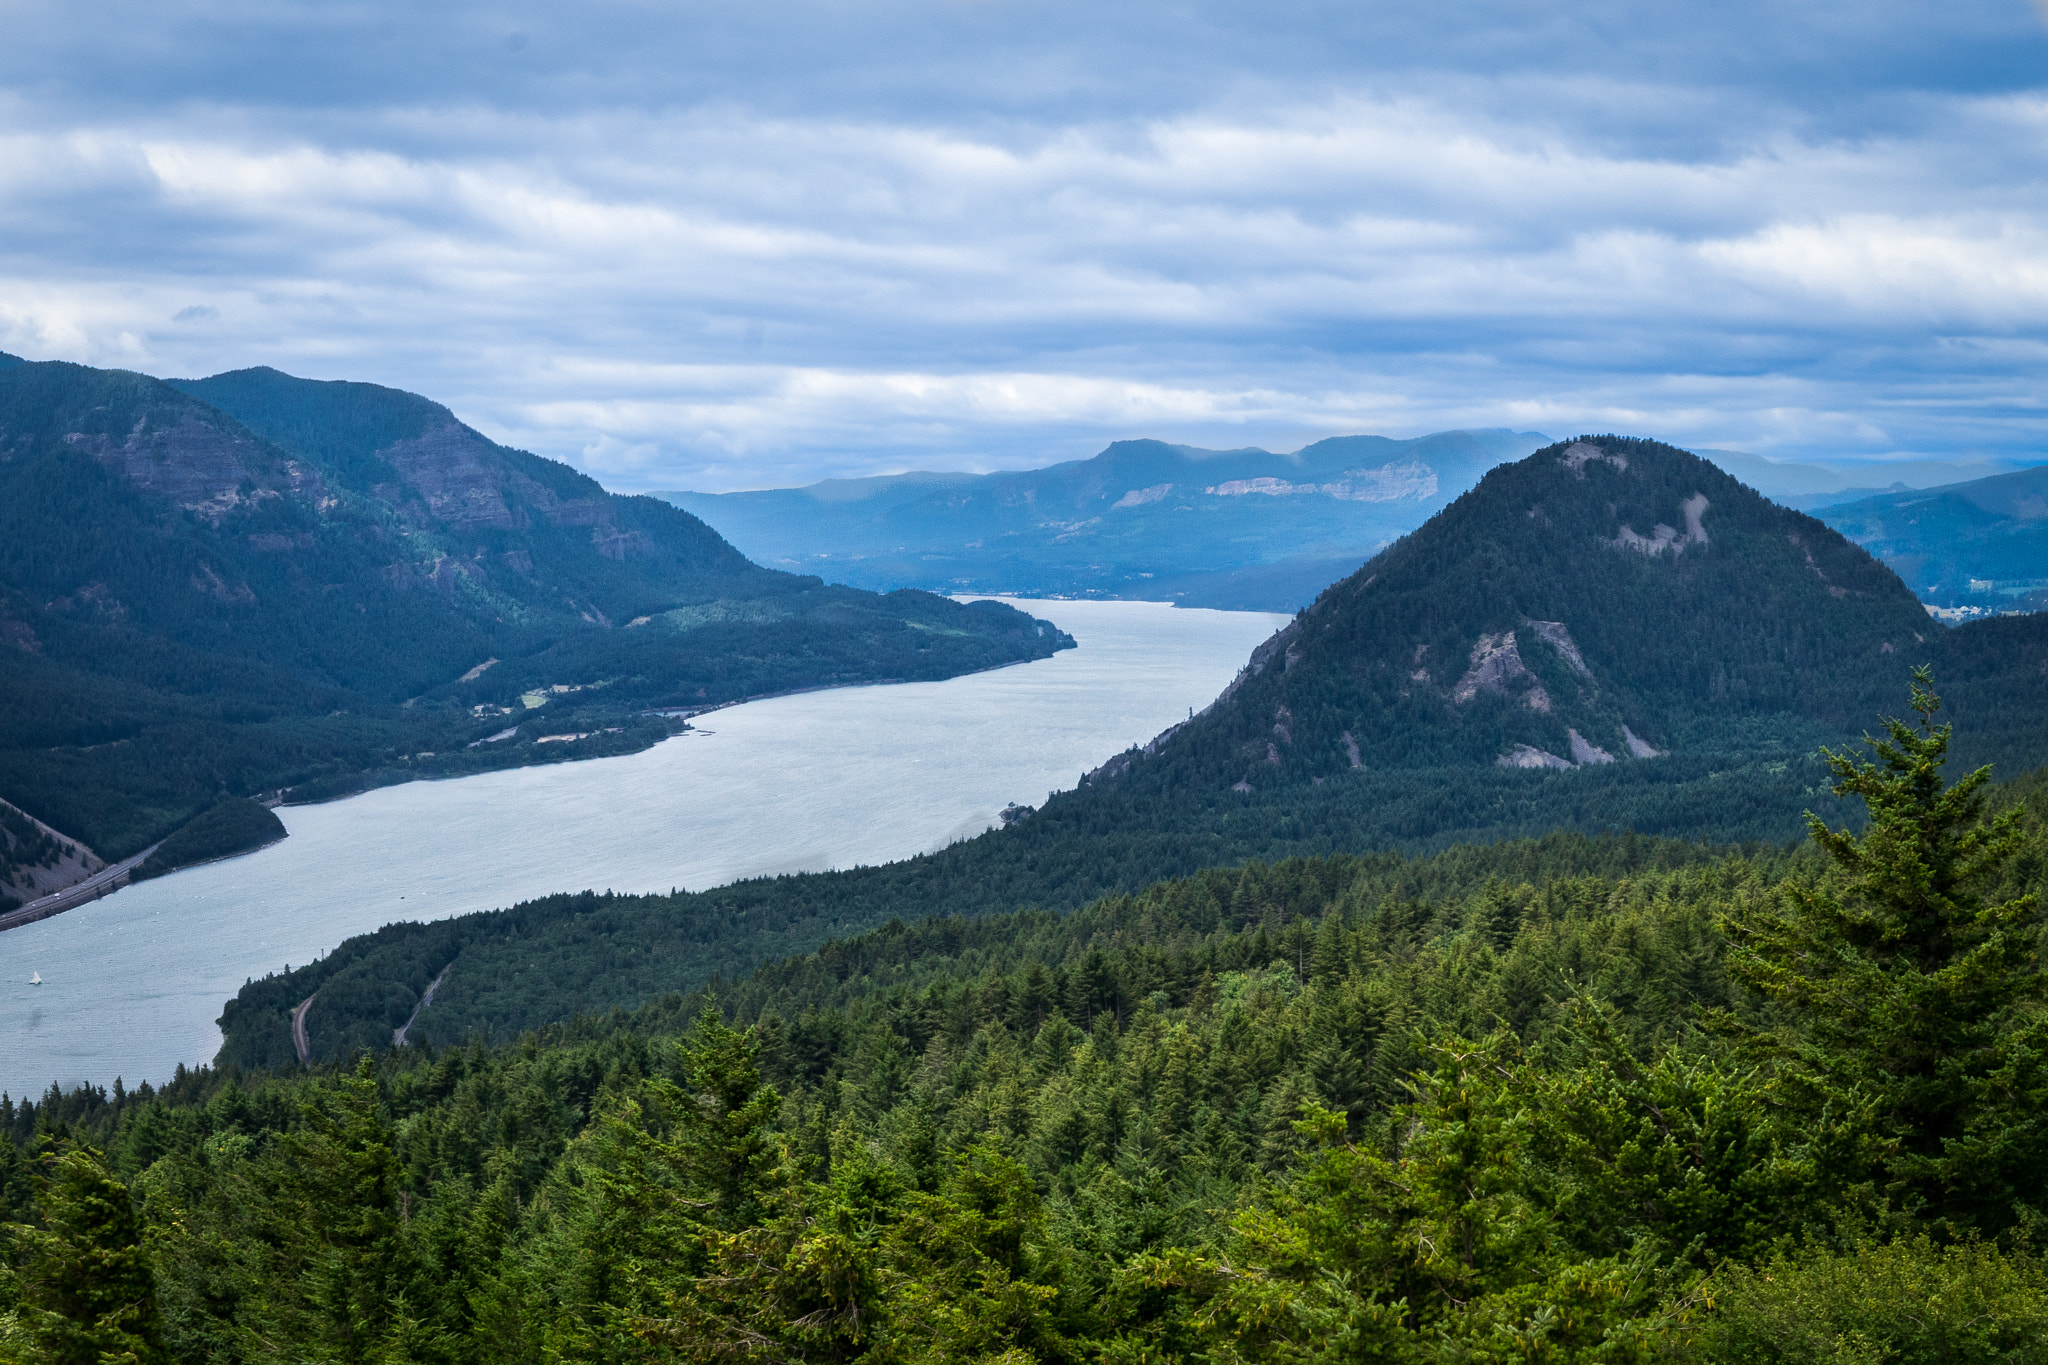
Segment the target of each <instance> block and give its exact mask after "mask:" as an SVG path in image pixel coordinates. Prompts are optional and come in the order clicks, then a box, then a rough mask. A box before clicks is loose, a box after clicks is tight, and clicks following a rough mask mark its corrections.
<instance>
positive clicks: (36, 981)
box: [28, 972, 43, 986]
mask: <svg viewBox="0 0 2048 1365" xmlns="http://www.w3.org/2000/svg"><path fill="white" fill-rule="evenodd" d="M28 984H29V985H31V986H40V985H42V984H43V974H42V973H41V972H37V973H36V974H35V975H33V976H31V977H30V978H29V979H28Z"/></svg>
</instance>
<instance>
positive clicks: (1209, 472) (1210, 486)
mask: <svg viewBox="0 0 2048 1365" xmlns="http://www.w3.org/2000/svg"><path fill="white" fill-rule="evenodd" d="M1543 442H1544V438H1543V437H1542V436H1540V435H1538V434H1536V433H1534V432H1511V431H1447V432H1439V433H1437V434H1436V435H1433V436H1423V437H1419V438H1416V439H1414V440H1405V441H1396V440H1389V439H1388V438H1386V437H1382V436H1340V437H1334V438H1332V439H1330V440H1326V441H1318V442H1316V443H1315V444H1314V445H1310V446H1307V447H1304V448H1303V449H1301V450H1297V451H1294V452H1293V453H1291V454H1275V453H1273V452H1272V451H1268V450H1259V449H1243V450H1203V449H1200V448H1198V447H1195V446H1184V445H1169V444H1167V443H1166V442H1164V441H1118V442H1116V443H1114V444H1112V445H1111V446H1109V447H1108V448H1107V449H1106V450H1104V451H1103V452H1102V453H1101V454H1100V455H1097V456H1095V457H1094V458H1093V459H1088V460H1074V461H1069V462H1067V463H1064V464H1056V465H1052V466H1050V467H1048V468H1045V469H1034V470H1028V471H1024V472H1022V473H1009V474H979V475H977V474H898V475H890V476H887V477H882V478H872V479H834V480H830V481H828V482H825V483H819V484H813V485H811V486H810V487H808V488H788V489H769V490H766V491H762V492H754V493H662V494H658V495H657V496H660V497H665V498H667V499H669V500H670V501H671V502H674V503H675V504H676V505H677V506H679V507H682V508H684V509H686V510H688V511H690V512H693V513H695V514H696V515H698V516H700V517H702V518H704V520H705V521H706V522H707V523H709V524H710V525H712V526H715V527H717V528H718V530H719V532H720V533H721V534H722V535H724V536H726V537H727V538H728V539H730V540H731V541H732V542H733V544H735V545H737V546H739V547H741V548H742V549H744V550H745V551H746V552H747V553H748V554H750V555H752V556H753V557H754V558H756V559H758V560H759V561H760V562H762V563H764V564H772V565H775V566H776V567H778V568H786V569H792V570H798V571H802V572H807V573H817V574H822V575H825V576H826V577H828V578H831V579H833V580H835V581H838V582H844V583H852V584H857V585H859V586H861V587H868V588H875V589H888V588H899V587H925V588H931V589H933V590H935V591H947V592H1011V593H1020V594H1025V595H1058V596H1103V597H1138V598H1148V599H1151V600H1155V601H1172V602H1179V603H1181V604H1183V605H1186V606H1208V607H1224V608H1234V609H1258V610H1293V609H1294V608H1295V607H1297V606H1300V605H1301V604H1303V603H1305V602H1308V601H1311V600H1313V599H1314V597H1315V595H1316V594H1317V593H1318V592H1321V591H1322V590H1323V588H1325V587H1327V586H1328V585H1329V584H1331V583H1333V582H1335V581H1336V580H1337V579H1339V578H1342V577H1343V576H1344V575H1345V574H1347V573H1350V572H1351V571H1352V570H1353V569H1355V568H1357V567H1358V566H1359V565H1360V564H1362V563H1364V562H1365V559H1366V557H1367V556H1369V555H1371V554H1373V553H1374V552H1375V551H1377V550H1378V549H1380V548H1381V547H1382V546H1384V545H1385V544H1387V543H1388V542H1389V541H1391V540H1393V539H1394V538H1395V537H1397V536H1399V535H1402V534H1403V533H1405V532H1407V531H1410V530H1412V529H1414V528H1415V527H1416V526H1418V525H1420V524H1421V523H1422V522H1423V521H1424V520H1426V519H1427V518H1428V517H1429V515H1430V514H1431V513H1432V512H1434V511H1436V510H1437V509H1438V508H1440V507H1442V506H1444V505H1445V504H1446V503H1448V502H1449V501H1450V500H1451V499H1452V498H1455V497H1456V496H1457V495H1458V494H1459V493H1461V492H1463V491H1464V490H1465V489H1466V488H1469V487H1470V486H1471V485H1472V484H1473V483H1474V482H1475V481H1477V480H1478V478H1479V476H1480V475H1481V474H1484V473H1485V472H1486V471H1487V470H1488V469H1490V468H1492V467H1493V466H1494V465H1497V464H1499V463H1501V462H1502V461H1503V460H1511V459H1515V458H1518V457H1519V456H1522V455H1525V454H1527V453H1528V452H1529V451H1530V450H1533V449H1535V448H1536V447H1537V446H1539V445H1542V444H1543Z"/></svg>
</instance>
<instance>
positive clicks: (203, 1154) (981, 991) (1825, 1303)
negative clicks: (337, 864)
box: [0, 690, 2048, 1365]
mask: <svg viewBox="0 0 2048 1365" xmlns="http://www.w3.org/2000/svg"><path fill="white" fill-rule="evenodd" d="M1915 701H1916V706H1917V710H1918V715H1917V717H1916V718H1915V719H1914V720H1913V721H1909V722H1894V723H1891V724H1890V725H1889V726H1888V727H1887V730H1886V732H1885V734H1884V735H1883V737H1882V739H1881V741H1879V742H1877V743H1876V747H1875V748H1874V749H1873V750H1872V751H1871V752H1870V754H1869V755H1868V758H1867V760H1859V759H1857V758H1856V757H1854V756H1831V757H1830V758H1829V759H1828V763H1829V767H1830V770H1831V779H1832V781H1833V783H1834V785H1835V786H1836V788H1837V789H1838V790H1839V793H1840V794H1841V796H1842V797H1843V798H1844V799H1845V800H1848V801H1851V802H1855V803H1857V804H1860V805H1863V806H1865V807H1867V809H1868V812H1869V820H1868V822H1867V824H1865V825H1864V826H1863V827H1862V829H1861V832H1860V833H1852V832H1850V831H1849V830H1848V829H1846V828H1843V827H1838V826H1832V825H1830V824H1828V823H1827V822H1824V821H1819V820H1816V821H1815V822H1814V825H1813V828H1812V831H1811V834H1812V838H1811V841H1810V843H1809V844H1807V845H1805V846H1791V847H1764V848H1752V849H1746V850H1731V849H1725V848H1723V849H1715V848H1709V847H1704V846H1699V845H1686V844H1680V843H1675V842H1671V841H1661V840H1652V839H1647V838H1642V837H1630V836H1609V837H1602V838H1587V837H1583V836H1572V835H1553V836H1551V837H1549V838H1546V839H1542V840H1536V841H1522V842H1516V843H1509V844H1503V845H1497V846H1493V847H1487V848H1471V847H1466V848H1458V849H1453V850H1447V851H1445V852H1443V853H1440V854H1437V855H1434V856H1432V857H1428V858H1422V859H1407V858H1403V857H1400V856H1398V855H1391V854H1389V855H1375V856H1371V857H1331V858H1321V859H1292V860H1288V861H1286V862H1283V863H1279V864H1272V865H1264V864H1253V865H1247V866H1245V867H1243V868H1240V869H1236V870H1232V871H1222V870H1217V871H1209V872H1205V873H1202V874H1200V875H1198V876H1195V877H1191V878H1185V879H1181V880H1177V881H1173V882H1168V883H1162V884H1160V885H1156V886H1153V887H1150V888H1147V889H1146V890H1145V891H1143V892H1142V893H1141V894H1138V895H1135V896H1129V897H1117V898H1112V899H1108V900H1104V901H1101V902H1099V903H1096V904H1094V905H1091V906H1089V907H1087V908H1085V909H1084V910H1082V911H1081V912H1079V913H1076V914H1074V915H1071V916H1065V917H1062V916H1056V915H1050V914H1044V913H1036V912H1025V913H1018V914H1012V915H1007V916H994V917H986V918H982V919H979V920H965V919H954V920H946V921H933V922H926V923H921V924H915V925H906V924H900V923H898V924H891V925H889V926H887V927H886V928H885V929H883V930H880V931H877V932H875V933H871V934H867V935H863V936H861V937H858V938H854V939H849V940H846V941H843V942H838V943H834V944H832V945H830V946H829V947H827V948H826V949H825V950H823V951H821V952H818V953H815V954H810V955H807V956H802V957H798V958H793V959H790V960H788V961H785V962H782V963H779V964H776V965H773V966H770V967H768V968H764V969H762V970H760V971H757V972H754V973H752V974H750V975H749V976H747V977H746V978H744V979H741V980H738V981H733V982H729V983H721V985H720V986H719V987H718V988H717V990H716V992H715V993H710V994H703V995H699V996H696V997H692V998H685V997H681V996H675V997H669V998H666V999H663V1000H661V1001H658V1002H655V1003H654V1004H652V1005H650V1006H648V1007H646V1008H644V1009H642V1010H640V1011H638V1012H637V1013H633V1014H624V1013H618V1014H613V1015H610V1016H605V1017H585V1018H582V1019H578V1020H575V1021H572V1022H570V1023H566V1024H563V1025H559V1026H556V1027H553V1028H550V1029H546V1030H541V1031H538V1032H536V1033H532V1034H529V1035H527V1036H526V1037H524V1038H522V1039H519V1040H517V1041H516V1042H513V1043H512V1044H511V1045H509V1046H504V1047H498V1048H492V1047H489V1046H486V1045H485V1044H483V1043H482V1042H480V1041H476V1042H471V1043H469V1044H466V1045H463V1046H458V1047H451V1048H441V1049H436V1048H432V1047H406V1048H401V1049H397V1050H395V1051H391V1050H387V1051H384V1052H382V1053H380V1054H377V1055H370V1054H365V1055H364V1056H363V1057H362V1058H361V1059H360V1060H357V1061H354V1062H343V1063H337V1064H331V1065H324V1066H321V1067H318V1068H316V1069H315V1070H314V1071H313V1072H312V1073H310V1074H297V1075H294V1074H280V1073H262V1072H241V1071H237V1070H235V1069H232V1068H230V1069H226V1070H220V1071H201V1072H192V1073H181V1074H180V1075H179V1076H178V1077H177V1078H176V1079H175V1080H174V1081H173V1082H171V1083H170V1084H168V1085H166V1086H165V1087H163V1088H162V1089H160V1090H155V1089H149V1088H144V1089H141V1090H138V1091H133V1092H129V1091H124V1090H122V1089H121V1088H120V1087H119V1086H118V1085H117V1086H116V1087H115V1089H114V1091H113V1092H112V1093H107V1092H104V1091H99V1090H81V1091H76V1092H73V1093H70V1094H60V1093H57V1092H54V1091H53V1092H52V1093H51V1094H50V1095H49V1096H47V1097H45V1098H44V1099H43V1100H42V1101H40V1102H33V1103H31V1102H21V1103H17V1102H15V1101H13V1100H11V1099H9V1100H7V1101H5V1102H4V1104H0V1123H4V1124H5V1125H6V1126H7V1128H8V1131H9V1136H10V1139H11V1141H10V1142H9V1143H8V1144H7V1145H6V1147H5V1148H4V1149H0V1161H4V1171H0V1200H4V1202H5V1206H6V1217H7V1218H8V1219H9V1220H10V1223H9V1229H8V1236H9V1239H10V1240H9V1243H8V1255H7V1258H6V1269H5V1271H4V1272H0V1355H4V1357H5V1358H10V1359H18V1360H22V1361H25V1362H26V1361H74V1360H76V1361H107V1360H133V1361H136V1362H151V1361H159V1360H213V1361H245V1360H246V1361H283V1360H294V1361H301V1360H334V1361H370V1360H378V1361H422V1362H427V1361H432V1362H443V1361H446V1362H458V1361H490V1362H501V1361H520V1360H533V1361H571V1360H573V1361H629V1360H647V1361H657V1360H676V1361H736V1360H763V1361H768V1360H773V1361H806V1362H808V1361H820V1362H824V1361H834V1362H843V1361H873V1362H877V1363H879V1362H882V1361H932V1362H938V1361H959V1360H986V1361H1003V1362H1008V1363H1009V1365H1025V1362H1031V1361H1045V1362H1053V1361H1069V1360H1072V1361H1079V1360H1108V1361H1133V1362H1136V1361H1156V1362H1165V1361H1179V1360H1186V1361H1196V1360H1200V1361H1228V1362H1238V1361H1242V1362H1252V1361H1290V1362H1293V1361H1303V1362H1308V1361H1315V1362H1321V1361H1331V1362H1336V1361H1361V1362H1362V1361H1389V1360H1391V1361H1432V1362H1435V1361H1444V1362H1449V1361H1460V1362H1474V1361H1489V1362H1491V1361H1498V1362H1509V1361H1518V1362H1527V1361H1581V1360H1587V1361H1616V1362H1621V1361H1648V1360H1659V1359H1661V1360H1679V1361H1687V1360H1700V1361H1726V1362H1746V1361H1765V1360H1794V1361H1813V1362H1820V1361H1845V1360H1857V1361H1873V1362H1875V1361H1887V1362H1888V1361H1916V1362H1917V1361H1936V1360H1940V1361H1958V1362H1979V1361H1982V1362H1987V1363H1988V1362H1993V1361H2000V1362H2005V1361H2027V1360H2035V1359H2040V1358H2041V1352H2042V1351H2043V1349H2044V1343H2048V1266H2044V1265H2043V1263H2042V1260H2041V1257H2040V1253H2039V1251H2038V1250H2037V1247H2036V1236H2037V1228H2038V1220H2039V1218H2040V1216H2041V1213H2042V1210H2043V1200H2044V1198H2048V1150H2044V1144H2048V1125H2044V1124H2043V1122H2042V1119H2041V1113H2042V1102H2043V1100H2044V1099H2048V1072H2044V1070H2043V1064H2042V1060H2041V1059H2042V1057H2043V1056H2044V1055H2048V1054H2044V1052H2043V1049H2042V1043H2043V1042H2044V1039H2043V1036H2042V1035H2043V1029H2044V1027H2048V1020H2044V1016H2043V1013H2042V994H2043V990H2044V986H2048V977H2044V975H2043V972H2042V963H2041V959H2040V951H2041V946H2042V939H2041V929H2042V925H2041V907H2040V902H2039V892H2040V888H2041V883H2042V881H2043V878H2044V876H2048V827H2044V816H2048V805H2044V802H2048V780H2044V778H2043V777H2042V776H2039V775H2037V776H2036V777H2034V778H2031V779H2028V780H2026V781H2021V782H2016V783H2012V784H2008V785H2007V786H2005V787H2003V788H1992V787H1989V786H1987V785H1986V774H1984V773H1983V772H1981V771H1980V772H1978V773H1975V774H1972V775H1969V776H1967V777H1963V778H1962V779H1961V780H1959V781H1954V782H1950V781H1948V780H1946V779H1945V777H1944V771H1943V765H1944V762H1945V760H1946V757H1947V749H1948V743H1949V734H1948V731H1947V729H1946V727H1945V726H1942V725H1940V724H1938V723H1937V722H1938V719H1939V717H1938V715H1937V714H1936V706H1937V704H1936V702H1935V700H1934V698H1933V697H1932V696H1931V695H1929V694H1928V693H1926V692H1925V691H1924V690H1923V691H1920V692H1918V693H1917V694H1916V697H1915Z"/></svg>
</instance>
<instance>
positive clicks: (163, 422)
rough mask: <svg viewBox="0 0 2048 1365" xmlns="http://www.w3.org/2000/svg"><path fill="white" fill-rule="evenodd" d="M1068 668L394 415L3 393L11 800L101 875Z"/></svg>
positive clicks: (218, 380)
mask: <svg viewBox="0 0 2048 1365" xmlns="http://www.w3.org/2000/svg"><path fill="white" fill-rule="evenodd" d="M10 359H11V358H10ZM1071 644H1072V641H1071V640H1070V639H1068V638H1067V637H1065V636H1063V635H1061V634H1060V633H1059V632H1058V631H1057V630H1055V629H1053V628H1052V627H1051V626H1050V625H1048V624H1046V623H1044V622H1040V621H1034V620H1033V619H1031V618H1030V617H1028V616H1026V615H1024V614H1023V613H1021V612H1018V611H1016V610H1014V609H1012V608H1010V607H1007V606H1003V605H1001V604H997V603H980V604H972V605H969V604H962V603H957V602H954V601H952V600H950V599H948V598H943V597H939V596H935V595H933V594H930V593H921V592H899V593H891V594H888V595H886V596H878V595H876V594H874V593H869V592H862V591H858V590H856V589H852V588H844V587H833V586H828V585H826V584H824V583H822V582H821V581H820V580H818V579H816V578H810V577H802V576H798V575H795V574H787V573H778V572H773V571H770V570H766V569H762V568H760V567H758V566H756V565H753V564H750V563H748V562H747V560H746V559H745V558H744V557H743V556H741V555H740V553H739V552H738V551H736V550H734V549H733V548H732V547H731V546H730V545H728V544H726V543H725V542H724V541H723V540H721V539H720V538H719V537H718V535H717V534H716V533H715V532H713V531H712V530H711V529H710V528H709V527H707V526H705V525H704V524H703V523H702V522H700V521H698V520H697V519H696V518H694V517H691V516H689V515H688V514H687V513H684V512H681V511H679V510H677V509H676V508H674V507H671V506H669V505H668V504H666V503H664V502H661V501H659V500H658V499H653V498H632V497H617V496H614V495H612V494H609V493H607V492H605V490H604V489H602V488H601V487H599V486H598V484H597V483H596V482H595V481H593V480H591V479H590V478H588V477H587V476H585V475H583V474H581V473H578V472H577V471H575V470H573V469H570V468H569V467H568V466H566V465H561V464H557V463H555V462H553V461H549V460H544V459H541V458H539V457H537V456H534V455H530V454H527V453H526V452H523V451H517V450H510V449H507V448H505V447H502V446H499V445H496V444H495V443H493V442H491V441H489V440H487V439H485V438H484V437H483V436H482V435H480V434H478V433H477V432H475V431H472V430H471V429H469V428H468V427H466V426H463V425H462V424H461V423H460V422H458V421H457V420H456V419H455V417H454V415H453V414H452V413H450V412H449V411H448V410H447V409H446V408H443V407H441V406H440V405H439V404H435V403H431V402H429V401H427V400H426V399H423V398H420V397H418V396H416V395H413V394H407V393H401V392H398V391H396V390H392V389H384V388H379V387H377V386H374V385H369V384H346V383H315V382H312V381H309V380H301V379H294V378H292V377H291V376H288V375H283V374H279V373H278V372H277V371H275V370H245V371H238V372H236V373H234V374H229V375H219V376H215V377H214V378H212V379H207V380H197V381H179V382H178V383H176V384H170V383H165V382H163V381H160V380H157V379H152V378H150V377H148V376H146V375H139V374H130V373H127V372H124V371H110V370H95V369H89V368H87V367H84V366H78V365H65V364H55V363H51V364H24V363H19V362H16V363H13V364H6V365H0V794H4V795H5V797H6V799H7V800H9V801H12V802H13V803H15V804H16V805H18V806H19V807H20V808H21V809H22V810H24V811H26V812H28V813H29V814H30V815H33V816H35V817H36V818H37V819H40V820H42V821H43V822H44V823H46V824H48V825H50V826H52V827H53V828H55V829H57V830H60V831H62V832H63V833H64V835H65V836H66V837H67V838H69V839H75V840H78V841H80V842H82V843H84V844H85V845H87V846H88V847H89V848H91V849H92V850H93V851H94V852H95V853H97V854H98V855H99V856H101V857H103V858H106V859H108V860H115V859H120V858H124V857H127V856H129V855H130V854H133V853H136V852H139V851H141V850H142V849H143V848H146V847H148V846H149V845H150V844H152V843H155V842H157V841H158V840H160V839H162V838H164V836H165V835H166V834H168V833H170V832H171V831H172V830H174V829H176V828H178V827H179V826H180V825H182V824H183V823H185V822H186V821H188V820H190V819H192V818H193V817H195V816H197V815H198V814H200V813H201V812H203V811H206V810H209V809H211V808H213V807H215V806H216V805H218V804H219V803H220V802H221V801H222V800H223V799H224V798H251V797H257V796H261V795H264V794H266V793H274V792H276V791H278V790H279V789H281V788H292V789H294V791H293V797H294V799H297V800H313V799H322V798H324V797H328V796H333V795H339V794H343V793H346V792H349V791H353V790H359V789H361V788H362V787H365V786H369V785H375V784H380V783H389V782H396V781H404V780H407V779H408V778H410V777H414V776H451V775H456V774H461V773H467V772H474V771H479V770H483V769H487V768H496V767H505V766H511V765H518V764H526V763H540V762H560V761H564V760H568V759H575V758H586V757H597V756H602V755H606V754H615V753H624V752H631V751H633V750H636V749H641V748H645V747H647V746H648V745H650V744H653V743H656V742H658V741H659V740H661V739H663V738H665V737H667V736H668V735H669V734H671V733H673V731H674V728H675V727H674V724H673V723H672V721H671V719H670V718H669V717H665V716H662V715H659V714H654V713H656V712H659V711H672V712H673V711H687V710H694V709H701V708H704V707H709V706H716V705H720V704H723V703H727V702H732V701H736V700H740V699H743V698H747V697H753V696H761V695H766V694H771V693H777V692H785V691H790V690H794V689H799V688H808V687H821V686H832V685H837V684H843V683H849V682H876V681H885V680H902V679H933V678H944V677H952V676H955V675H957V674H960V673H966V672H972V671H974V670H977V669H982V668H990V667H996V666H999V665H1002V664H1007V663H1013V662H1017V661H1020V660H1025V659H1035V658H1043V657H1045V656H1046V655H1048V654H1050V653H1052V652H1053V651H1054V650H1056V649H1059V648H1062V647H1065V646H1068V645H1071ZM562 736H572V737H578V738H566V739H565V738H559V737H562ZM544 737H556V738H554V740H553V742H550V743H548V744H545V745H543V744H538V743H536V741H537V740H540V739H542V738H544ZM10 856H11V855H10Z"/></svg>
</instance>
